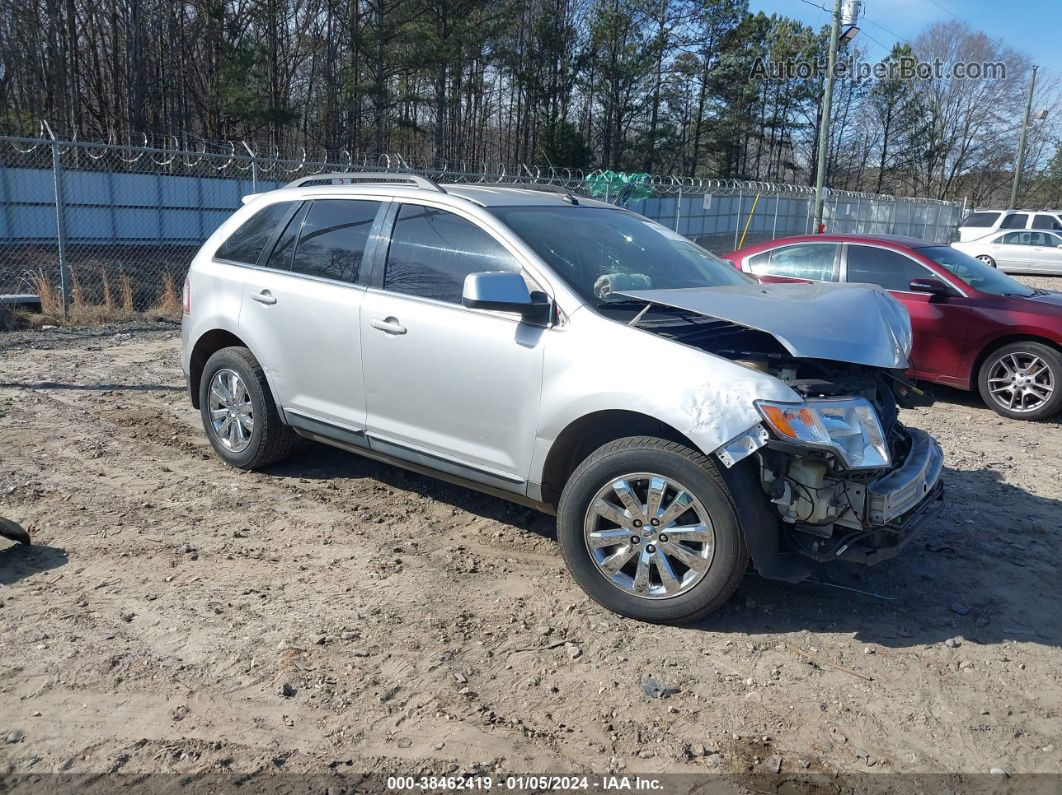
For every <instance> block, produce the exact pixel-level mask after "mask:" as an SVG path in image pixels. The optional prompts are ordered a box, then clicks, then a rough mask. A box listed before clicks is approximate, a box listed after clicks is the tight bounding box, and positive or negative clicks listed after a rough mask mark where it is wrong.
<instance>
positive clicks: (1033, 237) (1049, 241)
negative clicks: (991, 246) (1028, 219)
mask: <svg viewBox="0 0 1062 795" xmlns="http://www.w3.org/2000/svg"><path fill="white" fill-rule="evenodd" d="M996 242H998V243H1006V244H1007V245H1011V246H1054V245H1055V244H1056V243H1057V242H1058V238H1056V237H1055V236H1054V235H1051V234H1048V233H1047V232H1008V233H1007V234H1005V235H1003V237H1002V238H1001V239H1000V240H998V241H996Z"/></svg>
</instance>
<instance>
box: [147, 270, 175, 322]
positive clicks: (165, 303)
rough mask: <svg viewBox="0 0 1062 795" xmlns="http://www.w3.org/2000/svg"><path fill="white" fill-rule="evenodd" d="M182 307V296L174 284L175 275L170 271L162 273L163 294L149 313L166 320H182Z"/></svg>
mask: <svg viewBox="0 0 1062 795" xmlns="http://www.w3.org/2000/svg"><path fill="white" fill-rule="evenodd" d="M182 309H183V306H182V302H181V296H180V294H179V293H178V292H177V288H176V287H175V286H174V284H173V277H172V276H170V274H168V273H164V274H162V295H160V296H159V300H158V301H156V302H155V305H154V306H153V307H151V309H149V310H148V313H149V314H154V315H156V316H161V318H164V319H166V320H180V319H181V310H182Z"/></svg>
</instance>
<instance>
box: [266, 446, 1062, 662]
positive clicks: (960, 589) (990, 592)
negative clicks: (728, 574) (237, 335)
mask: <svg viewBox="0 0 1062 795" xmlns="http://www.w3.org/2000/svg"><path fill="white" fill-rule="evenodd" d="M270 473H271V474H272V475H274V476H276V477H292V478H313V479H324V480H329V479H334V478H352V479H363V478H368V479H372V480H376V481H380V482H382V483H386V484H387V485H389V486H392V487H393V488H396V489H400V490H403V491H408V492H412V493H414V494H416V495H420V496H426V497H429V498H431V499H433V500H438V501H441V502H444V503H446V504H449V505H452V506H455V507H457V508H459V509H461V510H464V511H468V512H470V513H473V514H475V515H477V516H482V517H485V518H488V519H492V520H494V521H498V522H501V523H504V524H507V525H509V526H511V527H514V528H517V529H520V530H524V531H529V532H534V533H537V534H539V535H541V536H543V537H546V538H550V539H555V537H556V530H555V524H554V519H553V517H551V516H546V515H544V514H540V513H538V512H536V511H533V510H531V509H528V508H524V507H521V506H518V505H514V504H511V503H508V502H506V501H505V500H502V499H498V498H495V497H491V496H488V495H484V494H480V493H478V492H475V491H471V490H469V489H465V488H462V487H460V486H454V485H451V484H448V483H444V482H442V481H439V480H435V479H433V478H430V477H427V476H422V475H417V474H413V473H409V472H405V471H403V470H401V469H398V468H396V467H393V466H389V465H386V464H381V463H378V462H376V461H372V460H370V459H366V458H363V457H361V456H357V455H355V454H353V453H346V452H343V451H341V450H335V449H333V448H329V447H326V446H323V445H316V444H311V445H308V446H307V447H306V448H304V449H302V450H301V451H300V452H299V453H298V454H296V455H295V456H293V457H292V458H290V459H289V460H288V461H286V462H285V463H283V464H281V465H279V466H277V467H274V468H272V469H271V470H270ZM944 478H945V488H946V489H947V490H948V491H950V492H951V493H953V494H954V493H957V492H958V493H963V492H965V493H967V494H977V495H978V498H979V499H980V500H981V501H983V505H984V506H989V507H987V508H985V509H984V510H982V509H981V508H982V503H978V504H976V505H971V504H969V503H967V502H966V501H965V500H962V501H959V502H956V501H955V500H954V499H950V500H948V502H947V503H946V505H945V507H944V509H943V510H942V511H941V512H940V513H939V514H937V516H936V517H934V518H933V519H932V520H930V522H929V523H928V524H927V525H926V527H925V528H924V529H923V530H922V532H921V533H920V534H919V535H918V537H916V538H915V539H914V540H913V541H912V542H911V543H910V544H909V546H908V547H907V548H906V549H905V550H904V551H902V552H901V553H900V555H899V556H898V557H896V558H894V559H893V560H890V561H886V562H883V563H881V564H879V565H878V566H874V567H864V566H858V565H856V564H851V563H844V562H838V563H836V564H831V565H822V566H818V567H817V569H816V571H815V574H814V576H813V579H812V580H809V581H806V582H803V583H800V584H797V585H791V584H787V583H780V582H774V581H769V580H765V579H763V578H761V577H759V576H758V575H756V574H755V573H754V572H751V571H750V573H749V575H748V576H746V578H745V580H744V581H743V583H742V585H741V587H740V588H739V589H738V591H737V593H736V594H735V595H734V597H733V598H732V599H731V600H730V602H729V603H728V604H727V605H726V606H725V607H724V608H723V609H721V610H720V611H719V612H717V613H715V614H713V615H711V616H709V617H708V618H706V619H704V620H703V621H701V622H699V623H698V624H695V625H692V628H694V629H701V630H708V631H713V632H740V633H748V634H752V635H755V634H784V633H794V632H800V631H803V630H807V631H809V632H829V633H842V634H844V633H850V634H852V635H853V636H854V637H855V638H856V639H857V640H858V641H860V642H866V643H878V644H881V645H883V646H888V647H910V646H919V645H925V644H933V643H941V642H943V641H945V640H947V639H948V638H952V637H956V636H961V637H962V638H964V639H965V640H966V642H970V643H978V644H996V643H1001V642H1002V641H1004V640H1016V641H1031V642H1037V643H1042V644H1045V645H1052V646H1062V620H1059V618H1058V615H1059V613H1058V606H1059V604H1062V578H1060V577H1059V576H1058V571H1059V567H1060V565H1062V553H1060V546H1062V545H1060V544H1059V542H1060V541H1062V526H1059V517H1062V502H1060V501H1058V500H1052V499H1046V498H1042V497H1038V496H1036V495H1033V494H1030V493H1029V492H1027V491H1025V490H1023V489H1021V488H1018V487H1016V486H1013V485H1011V484H1008V483H1005V482H1003V481H1002V479H1001V477H1000V475H999V473H998V472H997V471H995V470H993V469H988V468H985V469H979V470H955V469H947V470H946V471H945V475H944ZM558 555H559V553H558Z"/></svg>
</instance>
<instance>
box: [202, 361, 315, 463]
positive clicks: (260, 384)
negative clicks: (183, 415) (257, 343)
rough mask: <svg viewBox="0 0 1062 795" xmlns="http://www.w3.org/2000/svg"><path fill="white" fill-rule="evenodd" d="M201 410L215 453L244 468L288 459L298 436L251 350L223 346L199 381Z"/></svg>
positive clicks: (224, 459)
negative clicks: (282, 415) (284, 419)
mask: <svg viewBox="0 0 1062 795" xmlns="http://www.w3.org/2000/svg"><path fill="white" fill-rule="evenodd" d="M199 406H200V408H199V413H200V415H201V416H202V419H203V428H204V429H205V430H206V434H207V438H208V439H209V440H210V444H211V446H212V447H213V448H214V452H216V453H217V454H218V456H219V457H220V458H221V459H222V460H223V461H224V462H225V463H226V464H231V465H232V466H234V467H239V468H240V469H261V468H263V467H267V466H270V465H271V464H275V463H277V462H278V461H282V460H283V459H285V458H287V457H288V455H289V454H290V453H291V451H292V448H293V447H294V446H295V442H296V440H297V439H298V435H297V434H296V433H295V432H294V431H293V430H292V429H291V428H289V427H288V426H287V425H285V424H284V423H283V422H281V420H280V413H279V412H278V411H277V404H276V402H275V401H274V400H273V393H272V392H271V391H270V389H269V383H268V382H267V381H266V377H265V372H263V370H262V366H261V365H260V364H259V363H258V360H257V359H255V358H254V356H253V355H251V352H250V351H249V350H247V349H246V348H241V347H238V346H234V347H230V348H222V349H221V350H220V351H217V352H216V353H215V354H214V355H213V356H211V357H210V358H209V359H208V360H207V363H206V366H205V367H204V368H203V377H202V380H201V381H200V382H199Z"/></svg>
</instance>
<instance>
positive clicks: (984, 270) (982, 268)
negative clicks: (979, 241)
mask: <svg viewBox="0 0 1062 795" xmlns="http://www.w3.org/2000/svg"><path fill="white" fill-rule="evenodd" d="M918 253H919V254H921V255H923V256H925V257H929V258H930V259H931V260H933V262H935V263H937V265H939V266H940V267H942V268H945V269H946V270H947V271H948V272H949V273H951V274H952V275H953V276H956V277H958V278H959V279H962V281H964V282H966V283H967V284H968V285H970V286H971V287H973V288H974V289H975V290H980V291H981V292H982V293H988V294H989V295H1022V296H1026V297H1028V296H1030V295H1036V291H1035V290H1030V289H1029V288H1028V287H1026V286H1025V285H1024V284H1022V283H1021V282H1019V281H1016V280H1015V279H1012V278H1010V277H1009V276H1007V274H1005V273H1002V272H1001V271H997V270H996V269H995V268H993V267H992V266H991V265H985V264H984V263H983V262H981V261H980V260H976V259H974V258H973V257H971V256H970V255H969V254H964V253H963V252H961V251H959V250H958V249H954V248H950V247H948V246H931V247H930V248H920V249H918Z"/></svg>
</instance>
